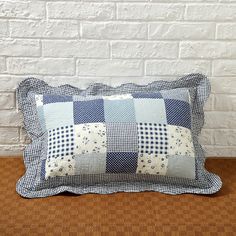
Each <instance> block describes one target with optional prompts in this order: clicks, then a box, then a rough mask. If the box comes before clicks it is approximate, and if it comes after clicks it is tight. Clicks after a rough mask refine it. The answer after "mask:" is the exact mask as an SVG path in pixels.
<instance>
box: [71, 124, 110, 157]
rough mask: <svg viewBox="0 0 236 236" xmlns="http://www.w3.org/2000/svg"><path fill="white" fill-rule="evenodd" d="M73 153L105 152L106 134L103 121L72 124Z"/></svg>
mask: <svg viewBox="0 0 236 236" xmlns="http://www.w3.org/2000/svg"><path fill="white" fill-rule="evenodd" d="M74 129H75V153H76V154H78V155H80V154H91V153H96V154H98V153H106V151H107V135H106V126H105V124H104V123H86V124H79V125H75V126H74Z"/></svg>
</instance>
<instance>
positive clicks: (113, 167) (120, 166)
mask: <svg viewBox="0 0 236 236" xmlns="http://www.w3.org/2000/svg"><path fill="white" fill-rule="evenodd" d="M137 159H138V154H137V153H136V152H108V153H107V160H106V172H107V173H135V172H136V169H137Z"/></svg>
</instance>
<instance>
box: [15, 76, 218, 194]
mask: <svg viewBox="0 0 236 236" xmlns="http://www.w3.org/2000/svg"><path fill="white" fill-rule="evenodd" d="M17 92H18V93H17V94H18V101H19V105H20V108H21V110H22V112H23V115H24V123H25V128H26V130H27V132H28V134H29V136H30V137H31V139H32V143H31V144H29V145H28V146H27V147H26V149H25V152H24V161H25V165H26V173H25V175H24V176H23V177H22V178H21V179H20V180H19V181H18V183H17V192H18V193H19V194H20V195H22V196H24V197H29V198H34V197H45V196H50V195H54V194H57V193H60V192H63V191H69V192H73V193H77V194H83V193H89V192H92V193H112V192H119V191H127V192H134V191H145V190H152V191H159V192H164V193H170V194H179V193H199V194H200V193H201V194H211V193H214V192H216V191H218V190H219V189H220V187H221V180H220V178H219V177H218V176H217V175H215V174H212V173H209V172H208V171H206V170H205V168H204V161H205V158H204V153H203V150H202V148H201V146H200V144H199V143H198V137H197V136H198V134H199V133H200V131H201V128H202V126H203V117H204V116H203V104H204V102H205V100H206V99H207V97H208V95H209V82H208V80H207V78H206V77H204V76H203V75H200V74H192V75H189V76H186V77H183V78H181V79H179V80H176V81H169V82H168V81H156V82H153V83H151V84H149V85H146V86H140V85H135V84H124V85H122V86H119V87H116V88H113V87H109V86H106V85H103V84H94V85H91V86H90V87H89V88H87V89H86V90H80V89H78V88H75V87H72V86H69V85H64V86H60V87H57V88H54V87H50V86H49V85H47V84H46V83H45V82H43V81H41V80H37V79H34V78H31V79H26V80H25V81H23V82H22V83H21V84H20V85H19V87H18V90H17Z"/></svg>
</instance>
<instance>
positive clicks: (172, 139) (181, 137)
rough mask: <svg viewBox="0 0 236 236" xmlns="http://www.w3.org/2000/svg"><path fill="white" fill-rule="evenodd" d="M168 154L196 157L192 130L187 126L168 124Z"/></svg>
mask: <svg viewBox="0 0 236 236" xmlns="http://www.w3.org/2000/svg"><path fill="white" fill-rule="evenodd" d="M167 129H168V140H169V147H168V154H170V155H179V156H191V157H194V147H193V141H192V134H191V131H190V130H189V129H187V128H185V127H181V126H174V125H168V126H167Z"/></svg>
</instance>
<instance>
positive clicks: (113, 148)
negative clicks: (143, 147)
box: [106, 122, 138, 152]
mask: <svg viewBox="0 0 236 236" xmlns="http://www.w3.org/2000/svg"><path fill="white" fill-rule="evenodd" d="M106 129H107V152H138V132H137V125H136V123H132V122H129V123H106Z"/></svg>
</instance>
